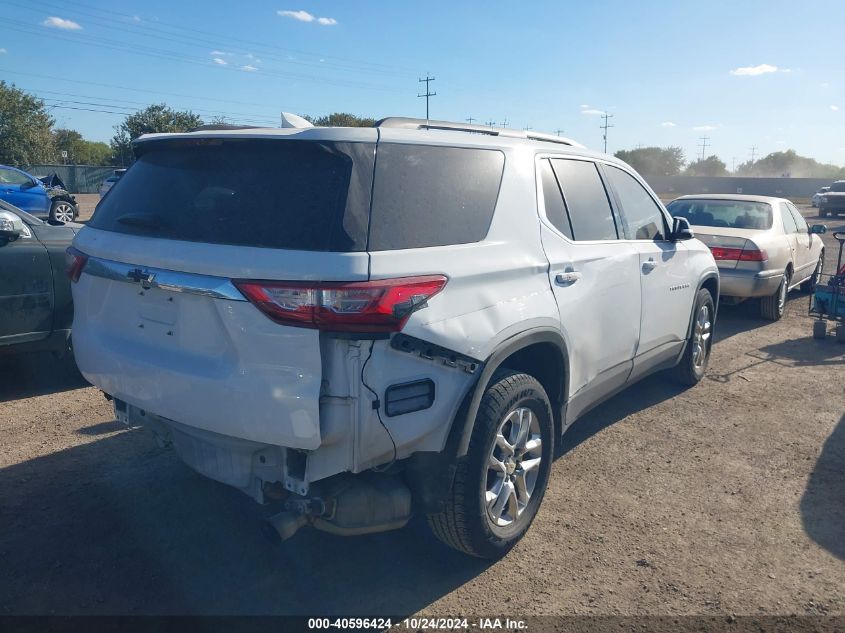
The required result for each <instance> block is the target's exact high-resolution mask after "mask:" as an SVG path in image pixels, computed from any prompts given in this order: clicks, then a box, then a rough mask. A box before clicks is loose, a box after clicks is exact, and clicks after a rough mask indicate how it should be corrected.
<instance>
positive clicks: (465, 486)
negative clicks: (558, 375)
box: [428, 371, 554, 558]
mask: <svg viewBox="0 0 845 633" xmlns="http://www.w3.org/2000/svg"><path fill="white" fill-rule="evenodd" d="M553 428H554V424H553V422H552V411H551V405H550V404H549V398H548V396H547V395H546V392H545V390H544V389H543V387H542V385H540V383H539V382H538V381H537V380H536V379H535V378H534V377H533V376H529V375H528V374H522V373H516V372H510V371H507V372H502V373H499V374H497V375H495V376H494V377H493V380H492V382H491V384H490V386H489V387H488V388H487V391H486V392H485V394H484V397H483V398H482V400H481V405H480V407H479V409H478V416H477V417H476V419H475V426H474V428H473V431H472V438H471V439H470V444H469V450H468V452H467V455H466V457H465V458H464V459H463V460H461V461H460V462H459V464H458V468H457V471H456V472H455V479H454V482H453V484H452V489H451V490H450V493H449V498H448V499H447V500H446V507H445V509H444V511H443V512H440V513H438V514H431V515H429V516H428V524H429V526H430V527H431V530H432V532H433V533H434V535H435V536H436V537H437V538H439V539H440V540H441V541H443V542H444V543H446V545H449V546H450V547H453V548H455V549H457V550H460V551H462V552H465V553H467V554H470V555H472V556H478V557H480V558H499V557H501V556H504V555H505V554H506V553H507V552H508V551H509V550H510V549H511V548H512V547H513V546H514V545H515V544H516V543H517V542H518V541H519V539H521V538H522V536H523V535H524V534H525V532H526V531H527V530H528V527H529V526H530V525H531V522H532V521H533V520H534V517H535V515H536V514H537V510H538V508H539V507H540V503H541V502H542V500H543V494H544V493H545V491H546V484H547V483H548V480H549V471H550V469H551V462H552V455H553V449H554V433H553Z"/></svg>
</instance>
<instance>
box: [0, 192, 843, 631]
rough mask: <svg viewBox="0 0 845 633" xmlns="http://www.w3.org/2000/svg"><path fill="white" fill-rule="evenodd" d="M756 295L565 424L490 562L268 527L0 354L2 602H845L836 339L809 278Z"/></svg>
mask: <svg viewBox="0 0 845 633" xmlns="http://www.w3.org/2000/svg"><path fill="white" fill-rule="evenodd" d="M81 197H82V196H80V198H81ZM805 212H806V214H807V215H808V216H810V215H812V214H813V211H812V210H810V209H805ZM842 224H845V223H843V222H841V221H840V222H838V223H836V222H830V221H829V220H828V225H829V226H841V225H842ZM829 244H832V241H829ZM833 252H834V251H833V249H832V248H831V246H829V247H828V253H829V254H832V253H833ZM829 261H830V256H829ZM755 307H756V306H754V305H753V304H744V305H740V306H736V307H724V308H722V309H721V310H720V315H719V322H718V324H717V329H716V332H717V337H716V344H715V346H714V350H713V356H712V360H711V363H710V368H709V371H708V374H707V377H706V378H705V380H703V381H702V383H701V384H699V385H698V386H696V387H695V388H693V389H689V390H686V391H685V390H681V389H679V388H676V387H675V386H673V385H672V384H671V383H668V382H667V381H665V379H664V378H663V377H662V376H655V377H652V378H649V379H648V380H646V381H644V382H642V383H640V384H638V385H636V386H634V387H632V388H631V389H628V390H627V391H626V392H624V393H622V394H621V395H619V396H617V397H616V398H614V399H612V400H610V401H608V402H607V403H605V404H604V405H602V406H601V407H599V408H598V409H596V410H594V411H593V412H592V413H590V414H588V415H587V416H586V417H585V418H584V419H582V420H581V421H580V422H578V423H577V424H576V425H575V426H574V427H573V428H572V429H571V431H570V433H569V435H568V436H567V439H566V441H565V444H566V451H565V454H564V455H563V457H561V458H560V459H558V460H557V462H556V463H555V466H554V469H553V473H552V479H551V483H550V489H549V491H548V493H547V495H546V499H545V502H544V504H543V508H542V510H541V512H540V514H539V516H538V518H537V520H536V522H535V523H534V526H533V527H532V529H531V530H530V532H529V533H528V535H527V537H526V538H525V539H524V540H523V541H522V542H521V543H520V544H519V545H518V546H517V547H516V548H515V549H514V550H513V551H512V552H511V553H510V554H509V555H508V556H507V557H506V558H505V559H504V560H502V561H499V562H497V563H494V564H490V563H487V562H482V561H477V560H472V559H468V558H465V557H463V556H460V555H458V554H455V553H452V552H450V551H448V550H446V549H445V548H443V547H441V546H440V545H439V544H438V543H437V542H436V541H435V540H434V539H433V538H432V537H430V536H429V535H428V534H427V532H426V530H425V527H424V526H423V525H421V524H419V523H415V524H413V525H411V526H410V527H408V528H406V529H404V530H402V531H399V532H393V533H388V534H383V535H375V536H368V537H361V538H357V539H355V540H347V539H342V538H339V537H334V536H330V535H327V534H323V533H319V532H314V531H308V530H303V531H302V532H300V533H299V534H298V535H297V536H296V537H295V539H294V540H292V541H290V542H288V543H287V544H284V545H282V546H273V545H271V544H269V543H268V542H267V541H265V539H264V537H263V536H262V535H261V534H260V532H259V520H260V517H261V516H262V510H261V508H258V507H256V506H255V505H254V504H253V503H252V501H251V500H249V499H247V498H246V497H244V496H242V495H241V494H240V493H238V492H236V491H233V490H230V489H228V488H226V487H225V486H222V485H219V484H216V483H214V482H211V481H209V480H206V479H204V478H203V477H201V476H200V475H197V474H195V473H194V472H192V471H191V470H189V469H188V468H187V467H185V466H183V465H182V464H181V463H180V462H179V461H178V460H177V459H176V457H175V455H174V454H173V453H172V452H170V451H163V450H160V449H158V448H157V447H156V446H155V444H154V442H153V441H152V439H151V438H150V437H149V436H148V435H147V434H146V433H145V432H144V431H143V430H123V429H122V428H121V427H120V426H119V425H118V424H117V423H116V422H114V421H113V417H112V413H111V408H110V406H109V404H108V403H107V402H106V401H105V400H104V399H103V398H102V396H101V395H100V394H99V393H98V392H97V391H96V390H95V389H93V388H91V387H89V386H86V384H85V382H84V381H83V380H82V379H81V377H80V376H79V375H78V374H77V373H76V372H75V370H74V368H73V367H72V366H70V365H69V364H68V363H67V362H65V363H57V362H56V361H54V360H53V359H52V358H51V357H49V356H43V357H42V356H32V357H28V358H18V359H9V358H1V359H0V362H2V365H0V561H3V562H2V563H0V565H2V573H0V614H2V613H7V614H13V613H14V614H24V613H26V614H51V613H56V614H81V613H84V614H139V613H145V614H173V613H178V614H286V613H294V614H347V615H351V614H360V615H375V614H393V615H397V614H402V615H405V614H413V613H418V612H423V613H426V614H430V615H442V616H447V615H455V614H459V613H463V614H477V615H484V614H490V613H495V614H515V615H520V616H526V615H536V614H588V613H595V614H724V613H730V614H760V615H762V614H805V613H809V614H827V613H831V614H833V613H840V614H841V613H843V612H845V564H843V561H845V392H843V385H845V346H842V345H837V344H836V343H835V342H834V341H833V340H832V338H830V337H829V338H828V340H825V341H814V340H812V339H811V338H810V337H809V334H810V329H811V322H810V320H809V319H808V318H807V317H806V315H805V312H806V308H807V297H806V295H803V294H799V293H793V295H792V298H791V301H790V302H789V306H788V313H787V315H786V316H785V318H784V319H783V320H782V321H780V322H778V323H768V322H764V321H762V320H760V319H759V318H758V317H757V312H756V310H755Z"/></svg>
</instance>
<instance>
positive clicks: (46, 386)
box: [0, 352, 89, 402]
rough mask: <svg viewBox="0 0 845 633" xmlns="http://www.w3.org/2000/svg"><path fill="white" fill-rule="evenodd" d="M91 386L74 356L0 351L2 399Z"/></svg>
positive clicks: (18, 398)
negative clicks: (75, 361) (0, 353)
mask: <svg viewBox="0 0 845 633" xmlns="http://www.w3.org/2000/svg"><path fill="white" fill-rule="evenodd" d="M88 386H89V384H88V381H86V380H85V379H84V378H83V377H82V374H80V373H79V370H78V369H77V368H76V364H75V363H74V362H73V359H72V358H70V357H64V358H56V357H55V356H53V355H52V354H50V353H47V352H39V353H33V354H9V353H4V354H2V355H0V402H10V401H12V400H20V399H21V398H31V397H32V396H43V395H46V394H50V393H59V392H62V391H70V390H72V389H81V388H82V387H88Z"/></svg>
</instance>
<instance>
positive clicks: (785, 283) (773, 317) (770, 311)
mask: <svg viewBox="0 0 845 633" xmlns="http://www.w3.org/2000/svg"><path fill="white" fill-rule="evenodd" d="M787 292H789V271H788V270H787V271H785V272H784V273H783V277H781V280H780V284H779V285H778V289H777V290H775V292H774V294H773V295H770V296H768V297H763V298H762V299H760V315H761V316H762V317H763V318H764V319H768V320H769V321H780V318H781V317H782V316H783V313H784V311H785V310H786V293H787Z"/></svg>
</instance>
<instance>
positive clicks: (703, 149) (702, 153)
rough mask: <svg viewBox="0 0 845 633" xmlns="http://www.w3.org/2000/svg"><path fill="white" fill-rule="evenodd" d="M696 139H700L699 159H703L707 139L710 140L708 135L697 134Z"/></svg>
mask: <svg viewBox="0 0 845 633" xmlns="http://www.w3.org/2000/svg"><path fill="white" fill-rule="evenodd" d="M698 140H699V141H701V144H700V145H699V147H700V148H701V160H704V152H706V151H707V141H709V140H710V137H709V136H699V137H698Z"/></svg>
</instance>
